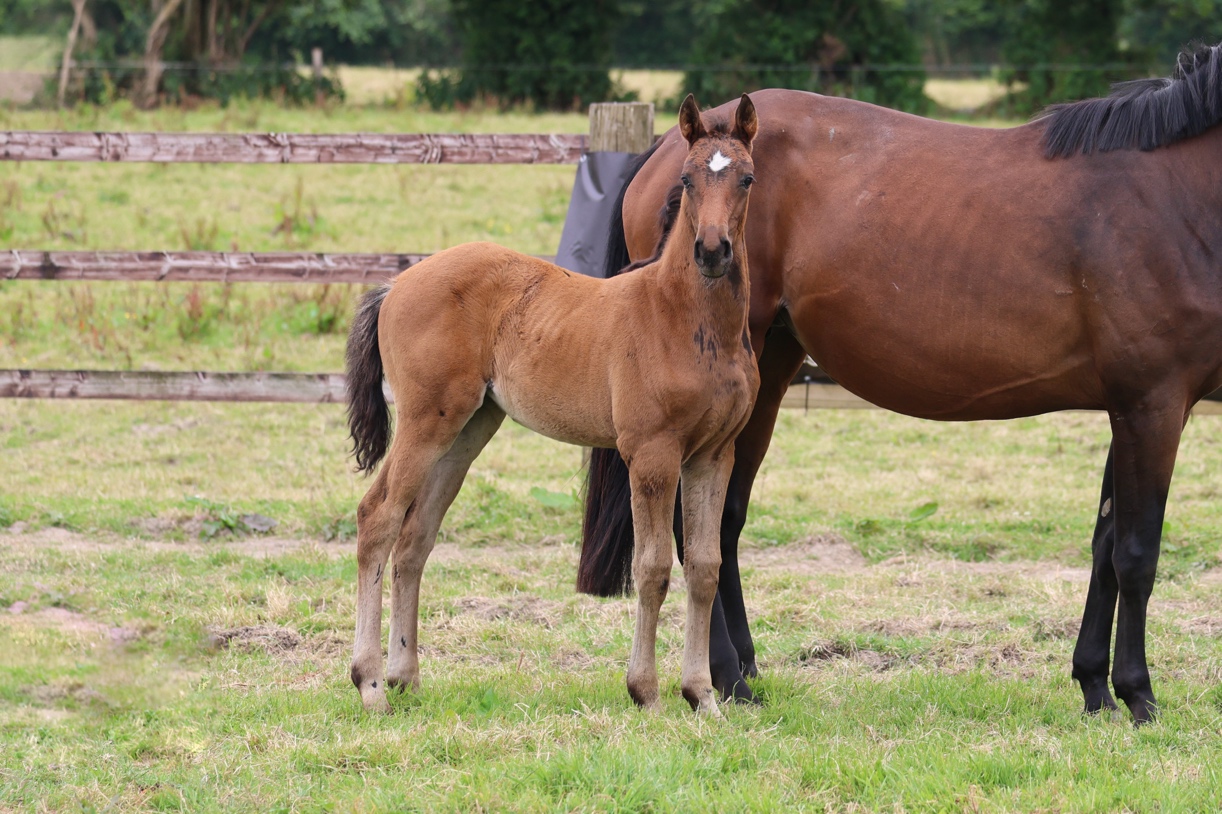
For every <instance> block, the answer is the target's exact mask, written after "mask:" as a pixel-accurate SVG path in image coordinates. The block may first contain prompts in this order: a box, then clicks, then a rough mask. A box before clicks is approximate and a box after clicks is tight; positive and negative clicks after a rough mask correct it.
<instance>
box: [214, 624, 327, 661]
mask: <svg viewBox="0 0 1222 814" xmlns="http://www.w3.org/2000/svg"><path fill="white" fill-rule="evenodd" d="M209 641H210V643H211V644H212V646H213V647H215V648H217V649H218V650H220V649H224V648H230V649H233V650H237V651H239V652H243V653H250V652H253V651H256V650H262V651H263V652H265V653H267V654H268V655H271V656H279V655H283V654H284V653H287V652H289V651H292V650H296V649H297V648H298V647H300V646H301V644H302V642H303V641H304V640H303V639H302V638H301V634H300V633H298V632H297V631H295V630H292V629H290V628H287V627H280V626H279V625H247V626H245V627H235V628H230V629H228V630H214V631H212V632H211V634H210V637H209Z"/></svg>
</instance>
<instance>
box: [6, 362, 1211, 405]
mask: <svg viewBox="0 0 1222 814" xmlns="http://www.w3.org/2000/svg"><path fill="white" fill-rule="evenodd" d="M384 392H385V395H386V398H387V400H388V401H393V399H392V398H391V394H390V390H389V388H385V390H384ZM0 398H38V399H121V400H138V401H158V400H161V401H259V402H300V403H343V401H344V374H342V373H210V372H206V371H185V372H178V371H175V372H165V371H147V370H0ZM781 406H782V407H785V408H789V409H797V410H803V409H806V410H817V409H838V410H846V409H849V410H857V409H877V408H876V407H875V406H874V405H873V404H871V403H870V402H868V401H865V400H864V399H861V398H858V397H857V396H855V395H853V394H852V393H850V392H849V391H847V390H845V389H844V388H843V387H841V386H840V385H837V384H794V385H791V386H790V388H789V390H788V391H787V392H786V393H785V397H784V398H783V399H782V400H781ZM1193 412H1194V413H1196V414H1197V415H1222V390H1219V391H1218V392H1215V393H1213V394H1211V395H1210V396H1208V397H1207V399H1206V400H1205V401H1202V402H1200V403H1198V404H1197V406H1196V407H1195V408H1194V410H1193Z"/></svg>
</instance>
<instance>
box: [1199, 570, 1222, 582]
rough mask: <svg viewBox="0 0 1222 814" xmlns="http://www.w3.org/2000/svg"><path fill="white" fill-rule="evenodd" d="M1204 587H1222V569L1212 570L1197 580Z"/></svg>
mask: <svg viewBox="0 0 1222 814" xmlns="http://www.w3.org/2000/svg"><path fill="white" fill-rule="evenodd" d="M1197 581H1198V582H1199V583H1201V584H1202V585H1222V568H1211V569H1209V570H1208V571H1206V572H1205V573H1204V574H1201V576H1200V577H1198V578H1197Z"/></svg>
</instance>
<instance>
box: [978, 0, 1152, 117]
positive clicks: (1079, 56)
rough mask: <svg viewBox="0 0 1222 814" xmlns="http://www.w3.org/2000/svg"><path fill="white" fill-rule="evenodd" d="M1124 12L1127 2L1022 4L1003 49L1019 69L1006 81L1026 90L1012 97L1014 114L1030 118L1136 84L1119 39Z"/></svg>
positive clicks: (1039, 0)
mask: <svg viewBox="0 0 1222 814" xmlns="http://www.w3.org/2000/svg"><path fill="white" fill-rule="evenodd" d="M1123 13H1124V3H1123V2H1122V0H1097V2H1091V3H1066V2H1063V0H1026V2H1023V3H1020V4H1016V5H1015V6H1014V8H1013V12H1012V14H1013V18H1012V19H1011V21H1010V26H1009V28H1010V30H1011V31H1012V32H1014V33H1013V34H1012V35H1011V36H1010V38H1009V39H1007V40H1006V42H1005V45H1004V46H1003V48H1002V57H1003V58H1004V59H1005V61H1006V62H1007V63H1009V64H1010V65H1013V66H1016V67H1014V68H1007V69H1006V70H1004V71H1002V72H1001V76H1000V78H1001V80H1002V81H1003V82H1006V83H1007V84H1012V83H1014V82H1024V83H1026V88H1025V89H1022V90H1020V91H1017V92H1014V93H1011V94H1010V97H1009V99H1008V104H1009V107H1010V112H1012V113H1015V114H1020V115H1029V114H1031V113H1034V112H1036V111H1038V110H1040V109H1041V108H1043V107H1045V106H1046V105H1049V104H1053V103H1056V102H1070V101H1074V100H1077V99H1086V98H1089V97H1092V96H1106V95H1107V93H1108V91H1109V89H1110V86H1111V83H1112V82H1113V81H1116V80H1119V79H1131V78H1132V72H1133V67H1132V66H1130V65H1129V64H1128V60H1127V59H1126V55H1125V54H1123V53H1122V52H1121V51H1120V47H1119V44H1118V42H1117V37H1116V31H1117V27H1118V25H1119V22H1120V18H1121V15H1122V14H1123ZM1076 66H1080V67H1076Z"/></svg>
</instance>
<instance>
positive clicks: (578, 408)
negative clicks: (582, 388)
mask: <svg viewBox="0 0 1222 814" xmlns="http://www.w3.org/2000/svg"><path fill="white" fill-rule="evenodd" d="M498 385H499V386H498ZM488 395H489V397H490V398H491V399H492V400H493V401H494V402H496V404H497V406H498V407H500V408H501V409H502V410H504V411H505V414H506V415H508V416H509V417H510V418H512V419H513V420H514V421H516V422H518V423H519V424H521V425H522V426H523V427H526V428H527V429H530V430H533V431H535V432H537V433H539V434H540V435H546V436H547V437H548V438H552V439H555V440H557V441H562V442H564V443H566V444H578V445H580V446H584V447H614V446H615V427H614V425H613V424H612V423H611V411H610V410H609V409H604V408H603V407H602V406H601V405H600V404H599V402H601V401H603V400H602V399H597V398H593V397H592V396H593V395H594V394H592V393H590V392H589V391H586V392H585V393H572V392H566V389H560V388H538V387H535V388H530V391H528V392H527V391H526V390H525V388H515V387H513V386H512V385H511V384H509V383H498V382H497V381H496V380H495V379H494V380H493V382H492V383H491V386H490V387H489V388H488Z"/></svg>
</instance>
